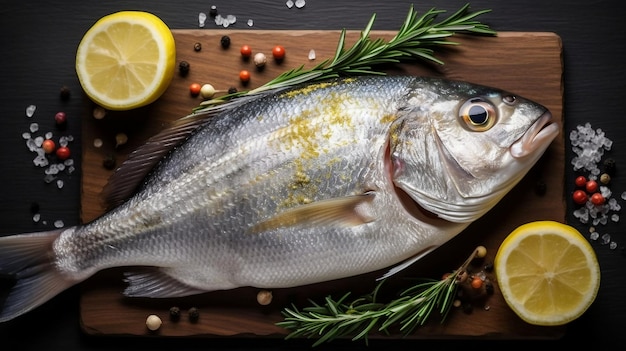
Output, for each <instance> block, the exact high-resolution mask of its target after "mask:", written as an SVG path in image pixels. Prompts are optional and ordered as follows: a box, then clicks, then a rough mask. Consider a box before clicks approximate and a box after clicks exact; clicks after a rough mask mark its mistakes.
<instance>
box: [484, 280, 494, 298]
mask: <svg viewBox="0 0 626 351" xmlns="http://www.w3.org/2000/svg"><path fill="white" fill-rule="evenodd" d="M485 292H486V293H487V294H489V295H493V283H492V282H490V281H487V282H486V283H485Z"/></svg>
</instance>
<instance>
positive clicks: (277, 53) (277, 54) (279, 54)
mask: <svg viewBox="0 0 626 351" xmlns="http://www.w3.org/2000/svg"><path fill="white" fill-rule="evenodd" d="M272 56H274V59H275V60H276V61H282V60H284V59H285V48H284V47H283V46H281V45H276V46H274V48H273V49H272Z"/></svg>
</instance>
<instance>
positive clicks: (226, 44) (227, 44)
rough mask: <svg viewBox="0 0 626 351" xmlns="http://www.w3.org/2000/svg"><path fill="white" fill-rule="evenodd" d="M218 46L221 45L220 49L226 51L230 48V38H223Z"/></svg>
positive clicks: (226, 36)
mask: <svg viewBox="0 0 626 351" xmlns="http://www.w3.org/2000/svg"><path fill="white" fill-rule="evenodd" d="M220 44H222V48H224V49H228V48H229V47H230V37H229V36H228V35H225V36H223V37H222V39H221V40H220Z"/></svg>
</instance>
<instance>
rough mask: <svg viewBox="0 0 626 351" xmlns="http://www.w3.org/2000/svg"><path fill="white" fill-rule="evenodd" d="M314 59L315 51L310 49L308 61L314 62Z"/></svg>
mask: <svg viewBox="0 0 626 351" xmlns="http://www.w3.org/2000/svg"><path fill="white" fill-rule="evenodd" d="M315 57H316V56H315V50H313V49H311V50H310V51H309V60H310V61H313V60H315Z"/></svg>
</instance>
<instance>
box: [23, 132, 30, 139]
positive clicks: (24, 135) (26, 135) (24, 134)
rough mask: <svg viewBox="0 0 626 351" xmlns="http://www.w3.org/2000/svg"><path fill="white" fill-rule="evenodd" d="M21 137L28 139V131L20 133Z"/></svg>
mask: <svg viewBox="0 0 626 351" xmlns="http://www.w3.org/2000/svg"><path fill="white" fill-rule="evenodd" d="M22 138H23V139H24V140H28V139H30V133H29V132H24V133H22Z"/></svg>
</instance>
